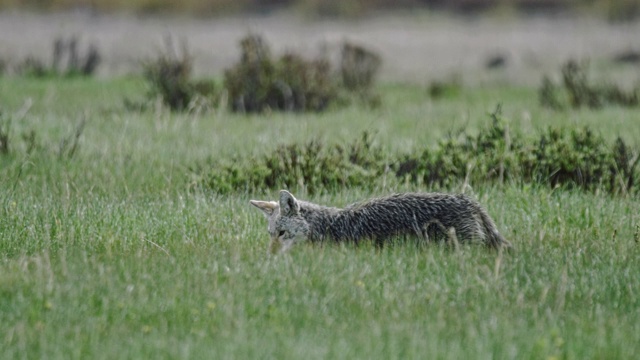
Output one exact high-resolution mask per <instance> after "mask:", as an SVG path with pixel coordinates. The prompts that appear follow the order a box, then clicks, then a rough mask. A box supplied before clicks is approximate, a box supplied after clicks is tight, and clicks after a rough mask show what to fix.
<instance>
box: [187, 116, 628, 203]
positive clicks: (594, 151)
mask: <svg viewBox="0 0 640 360" xmlns="http://www.w3.org/2000/svg"><path fill="white" fill-rule="evenodd" d="M490 116H491V119H492V123H491V126H489V127H487V128H484V129H481V130H480V131H479V133H478V134H477V135H472V134H469V133H467V132H465V131H464V130H461V131H460V132H458V133H457V134H452V135H450V136H448V137H447V138H445V139H443V140H441V141H440V142H438V144H437V145H436V146H435V147H434V148H424V149H418V150H417V151H416V152H415V153H413V154H403V155H400V156H398V155H394V154H385V152H384V151H383V150H382V149H381V148H380V147H377V146H373V145H372V140H371V136H370V135H369V134H368V133H364V134H363V136H362V137H361V138H360V139H358V140H357V141H355V142H354V143H352V144H350V145H347V146H343V145H337V144H336V145H331V146H329V145H327V144H325V143H323V142H321V141H319V140H312V141H310V142H308V143H306V144H302V145H300V144H291V145H280V146H279V147H277V148H276V149H275V150H274V151H273V152H272V153H269V154H266V155H263V156H260V157H253V158H249V159H244V158H235V159H231V160H230V161H225V160H216V161H211V162H209V163H208V164H203V165H199V166H196V167H194V168H192V169H191V171H190V172H191V175H192V177H193V184H194V185H195V186H197V187H205V188H210V189H212V190H214V191H216V192H220V193H228V192H232V191H249V192H256V191H264V190H267V189H277V188H296V187H297V188H300V189H305V190H306V191H308V192H310V193H315V192H319V191H322V190H325V189H335V188H340V187H353V186H358V187H365V188H374V187H377V186H381V185H382V184H381V182H382V180H381V178H382V177H383V175H385V174H387V173H391V174H395V177H396V178H397V181H398V182H408V183H412V184H418V185H426V186H429V187H432V186H438V187H454V186H457V185H459V184H460V183H462V182H465V183H470V184H486V183H498V184H502V183H504V182H511V183H518V184H523V183H530V184H531V183H532V184H541V185H547V186H551V187H557V186H560V187H567V188H579V189H583V190H587V191H604V192H608V193H611V194H627V193H631V192H637V191H638V188H639V187H640V184H639V182H638V181H637V179H638V175H639V174H638V169H637V168H638V163H640V154H639V153H638V151H637V150H636V149H632V148H631V147H629V146H628V145H627V144H625V142H624V141H623V140H622V139H621V138H618V139H617V140H616V141H615V142H614V143H613V144H611V145H610V144H607V142H606V141H605V140H604V138H602V136H599V135H598V134H596V133H594V132H593V131H591V130H590V129H588V128H583V129H575V130H566V129H551V128H550V129H547V130H545V131H544V132H542V133H541V134H540V135H539V137H538V138H537V139H534V140H533V141H531V140H525V138H523V137H522V136H521V135H519V134H517V133H512V132H511V131H510V130H509V127H508V122H507V121H506V120H505V119H504V118H503V117H502V116H501V114H500V108H498V109H497V110H496V111H494V112H493V113H491V114H490ZM389 170H391V172H389Z"/></svg>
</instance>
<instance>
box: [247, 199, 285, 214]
mask: <svg viewBox="0 0 640 360" xmlns="http://www.w3.org/2000/svg"><path fill="white" fill-rule="evenodd" d="M249 202H250V203H251V205H253V206H255V207H257V208H258V209H260V210H262V212H263V213H264V216H266V217H269V216H271V215H273V212H274V211H275V210H276V209H277V208H278V203H277V202H275V201H259V200H249Z"/></svg>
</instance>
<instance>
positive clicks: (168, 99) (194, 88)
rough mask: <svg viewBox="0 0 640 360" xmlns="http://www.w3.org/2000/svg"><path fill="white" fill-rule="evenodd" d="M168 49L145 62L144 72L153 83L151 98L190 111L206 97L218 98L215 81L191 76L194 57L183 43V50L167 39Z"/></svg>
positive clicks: (149, 82)
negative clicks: (178, 49)
mask: <svg viewBox="0 0 640 360" xmlns="http://www.w3.org/2000/svg"><path fill="white" fill-rule="evenodd" d="M165 45H166V47H165V51H164V52H161V53H159V54H158V56H157V57H156V58H155V59H153V60H148V61H145V62H144V63H143V75H144V78H145V79H146V80H147V83H148V84H149V97H150V98H151V99H155V98H157V97H159V98H160V99H162V102H163V103H164V104H165V105H166V106H167V107H169V109H171V110H176V111H180V110H186V109H188V108H190V107H192V106H194V105H195V102H197V101H198V100H200V99H202V100H204V101H205V102H207V103H209V104H212V103H214V102H215V101H216V93H215V84H214V82H213V81H207V80H199V81H195V80H193V79H192V78H191V73H192V71H193V59H192V57H191V55H190V54H189V52H188V49H187V46H186V44H183V47H182V51H181V53H179V52H178V51H177V50H176V49H175V48H174V45H173V42H172V40H171V38H166V39H165Z"/></svg>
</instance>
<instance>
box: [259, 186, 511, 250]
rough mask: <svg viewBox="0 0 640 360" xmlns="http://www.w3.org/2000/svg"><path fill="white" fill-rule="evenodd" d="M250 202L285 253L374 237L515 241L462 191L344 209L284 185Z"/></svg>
mask: <svg viewBox="0 0 640 360" xmlns="http://www.w3.org/2000/svg"><path fill="white" fill-rule="evenodd" d="M251 204H252V205H254V206H256V207H257V208H259V209H260V210H262V211H263V213H264V215H265V216H266V217H267V219H268V220H269V226H268V229H269V235H270V236H271V245H270V248H271V251H277V250H278V249H280V251H282V252H284V251H287V250H288V249H290V248H291V247H292V246H293V245H295V244H296V243H299V242H303V241H314V242H315V241H326V240H331V241H336V242H340V241H353V242H359V241H361V240H364V239H369V240H373V241H375V242H376V244H378V245H383V244H384V243H385V242H386V241H388V240H390V239H393V238H396V237H398V236H413V237H417V238H419V239H424V240H427V241H428V240H441V239H451V238H454V239H455V240H456V241H457V240H459V241H461V242H473V241H476V242H481V243H483V244H486V245H488V246H490V247H494V248H499V247H502V246H505V247H509V246H510V244H509V242H507V241H506V240H505V239H504V238H503V237H502V235H500V233H499V232H498V230H497V229H496V225H495V224H494V223H493V220H491V218H490V217H489V215H488V214H487V212H486V211H485V210H484V209H483V208H482V207H481V206H480V204H478V203H477V202H476V201H474V200H472V199H470V198H469V197H467V196H465V195H462V194H457V195H452V194H440V193H405V194H394V195H391V196H387V197H382V198H376V199H371V200H367V201H363V202H360V203H355V204H352V205H349V206H347V207H346V208H344V209H339V208H335V207H326V206H321V205H317V204H313V203H310V202H306V201H301V200H298V199H296V198H295V197H294V196H293V195H292V194H291V193H289V192H288V191H286V190H281V191H280V199H279V201H278V202H275V201H257V200H251Z"/></svg>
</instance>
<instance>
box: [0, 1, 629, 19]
mask: <svg viewBox="0 0 640 360" xmlns="http://www.w3.org/2000/svg"><path fill="white" fill-rule="evenodd" d="M422 8H424V9H430V10H447V11H452V12H456V13H464V14H474V13H481V12H487V11H513V12H514V13H522V14H525V15H526V14H530V13H556V12H564V13H567V12H569V13H577V14H583V13H594V14H596V15H603V16H606V17H607V18H608V19H610V20H630V19H636V18H637V17H638V16H639V15H640V0H0V9H23V10H37V11H52V10H54V11H55V10H75V9H84V10H93V11H99V12H133V13H136V14H154V13H173V12H178V13H186V14H195V15H200V16H216V15H230V14H244V13H249V14H251V13H253V14H255V13H269V12H271V11H277V10H283V9H287V10H289V9H291V10H294V11H297V12H300V13H301V14H303V15H306V16H312V17H316V16H317V17H335V16H337V17H359V16H365V15H370V14H374V13H377V12H381V11H388V10H405V9H410V10H414V9H422Z"/></svg>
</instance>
